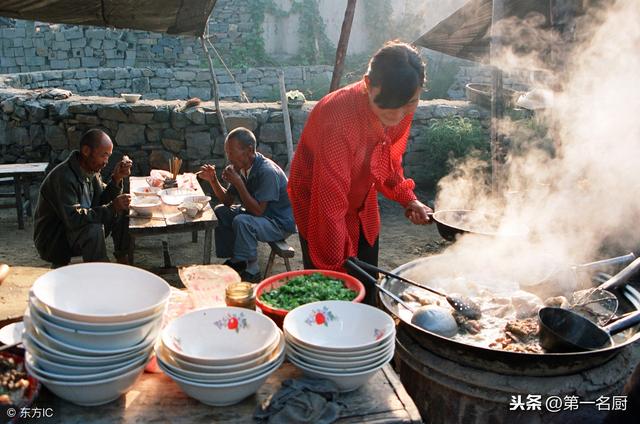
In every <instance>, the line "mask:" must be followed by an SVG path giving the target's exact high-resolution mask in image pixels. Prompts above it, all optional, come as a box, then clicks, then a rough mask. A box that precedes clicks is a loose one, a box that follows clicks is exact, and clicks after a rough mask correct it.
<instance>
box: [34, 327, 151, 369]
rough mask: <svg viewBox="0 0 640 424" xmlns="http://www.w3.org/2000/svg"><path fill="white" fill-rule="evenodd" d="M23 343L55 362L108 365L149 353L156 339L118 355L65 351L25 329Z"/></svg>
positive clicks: (40, 355) (94, 365) (91, 365)
mask: <svg viewBox="0 0 640 424" xmlns="http://www.w3.org/2000/svg"><path fill="white" fill-rule="evenodd" d="M22 343H23V344H24V346H25V349H26V350H27V351H29V352H36V353H37V355H38V356H39V357H41V358H44V359H47V360H49V361H52V362H55V363H57V364H61V365H70V366H78V367H99V366H106V365H115V364H122V363H123V362H126V361H128V360H131V359H133V358H135V357H139V356H141V355H142V356H145V355H147V354H148V353H149V352H150V351H151V349H152V348H153V343H154V340H150V341H149V342H147V344H145V345H143V346H141V347H140V348H139V349H137V350H134V351H131V352H127V353H122V354H118V355H102V356H86V355H77V354H71V353H67V352H63V351H60V350H57V349H55V348H54V347H52V346H50V345H48V344H47V343H46V342H43V341H42V340H40V339H39V338H37V337H34V336H33V335H31V334H30V333H29V332H28V331H25V335H24V339H23V341H22Z"/></svg>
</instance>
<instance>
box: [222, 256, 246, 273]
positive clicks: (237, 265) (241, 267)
mask: <svg viewBox="0 0 640 424" xmlns="http://www.w3.org/2000/svg"><path fill="white" fill-rule="evenodd" d="M222 265H226V266H228V267H230V268H233V269H234V270H235V271H236V272H237V273H238V274H241V273H242V271H244V270H245V269H246V268H247V262H246V261H241V262H231V259H227V260H226V261H224V263H223V264H222Z"/></svg>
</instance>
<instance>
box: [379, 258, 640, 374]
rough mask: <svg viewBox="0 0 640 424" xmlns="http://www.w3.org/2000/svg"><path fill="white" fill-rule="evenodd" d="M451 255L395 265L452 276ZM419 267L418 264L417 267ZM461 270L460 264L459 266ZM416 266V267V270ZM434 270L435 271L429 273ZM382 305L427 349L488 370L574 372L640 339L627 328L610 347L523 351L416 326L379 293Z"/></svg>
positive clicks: (395, 284)
mask: <svg viewBox="0 0 640 424" xmlns="http://www.w3.org/2000/svg"><path fill="white" fill-rule="evenodd" d="M451 263H452V261H451V258H450V257H448V255H436V256H431V257H427V258H420V259H416V260H413V261H411V262H408V263H406V264H404V265H401V266H400V267H398V268H396V269H395V270H394V271H393V272H394V273H396V274H400V275H403V274H407V273H411V271H412V269H414V268H415V269H420V272H421V273H422V274H423V275H428V276H433V277H434V278H436V277H447V276H452V273H451V271H448V270H451V265H450V264H451ZM416 267H417V268H416ZM456 268H457V270H460V268H461V267H459V266H458V267H456ZM415 269H414V271H415ZM429 271H432V273H429ZM381 285H382V286H383V287H384V288H386V289H387V290H390V291H391V292H393V293H394V294H401V293H402V292H403V291H404V290H405V289H407V287H408V286H407V285H406V284H405V283H402V282H401V281H398V280H395V279H392V278H385V279H383V281H382V282H381ZM380 302H381V304H382V305H383V307H384V308H385V309H386V310H387V311H388V312H389V313H391V314H392V315H394V316H395V317H397V318H398V319H399V321H400V324H399V325H400V326H402V327H404V328H405V329H406V330H407V333H408V334H410V335H411V337H412V338H413V339H414V340H416V342H418V343H419V344H420V345H421V346H422V347H424V348H425V349H427V350H429V351H431V352H433V353H435V354H437V355H440V356H442V357H445V358H448V359H451V360H454V361H456V362H459V363H461V364H464V365H468V366H472V367H475V368H480V369H485V370H487V371H492V372H498V373H503V374H509V375H528V376H550V375H563V374H572V373H576V372H578V371H582V370H586V369H589V368H593V367H595V366H598V365H600V364H603V363H604V362H606V361H608V360H609V359H611V358H612V357H613V356H615V355H617V354H618V353H620V351H621V350H622V349H624V348H625V347H626V346H627V345H629V344H631V343H633V342H634V341H636V340H638V339H640V333H639V332H638V331H637V327H636V328H635V329H631V330H627V331H628V333H625V334H626V340H624V342H622V343H619V344H615V345H613V346H610V347H606V348H602V349H597V350H593V351H589V352H575V353H520V352H511V351H506V350H499V349H490V348H488V347H481V346H475V345H471V344H467V343H463V342H460V341H457V340H453V339H450V338H447V337H442V336H439V335H437V334H435V333H432V332H429V331H427V330H424V329H422V328H420V327H417V326H415V325H413V324H411V322H409V321H405V320H403V319H402V318H400V317H399V314H398V308H397V305H396V303H395V302H394V301H393V300H391V299H389V298H388V297H387V296H383V295H380ZM633 310H634V309H632V308H631V307H629V306H628V305H627V304H626V302H621V308H620V311H619V312H620V313H624V312H629V311H633Z"/></svg>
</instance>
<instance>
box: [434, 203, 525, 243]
mask: <svg viewBox="0 0 640 424" xmlns="http://www.w3.org/2000/svg"><path fill="white" fill-rule="evenodd" d="M431 218H432V219H433V220H434V221H435V222H436V226H437V227H438V233H440V236H441V237H442V238H443V239H445V240H448V241H455V240H456V237H458V236H459V235H462V234H468V233H470V234H476V235H482V236H488V237H496V236H504V237H514V236H523V235H526V234H527V233H528V232H529V229H528V228H527V227H526V226H524V225H522V226H518V227H517V228H510V229H508V230H507V231H505V230H504V229H501V228H500V217H499V216H498V215H494V214H489V213H485V212H480V211H473V210H466V209H458V210H439V211H437V212H434V213H433V214H432V215H431Z"/></svg>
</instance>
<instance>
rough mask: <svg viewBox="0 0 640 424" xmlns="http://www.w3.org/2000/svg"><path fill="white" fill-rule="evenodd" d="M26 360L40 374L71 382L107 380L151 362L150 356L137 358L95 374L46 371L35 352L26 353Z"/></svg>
mask: <svg viewBox="0 0 640 424" xmlns="http://www.w3.org/2000/svg"><path fill="white" fill-rule="evenodd" d="M25 361H26V362H27V363H28V364H29V366H30V367H31V368H32V369H33V370H34V371H35V372H37V373H38V374H40V375H42V376H43V377H45V378H49V379H52V380H56V381H60V382H62V381H69V382H80V381H97V380H105V379H108V378H112V377H117V376H119V375H123V374H126V373H128V372H129V371H131V370H133V369H136V368H138V367H140V366H141V365H146V363H147V362H149V356H145V357H142V358H137V359H134V360H131V361H128V362H125V363H123V364H120V366H118V367H117V368H114V369H111V370H107V371H102V372H99V373H93V374H65V373H58V372H53V371H46V370H44V369H43V368H41V367H40V366H39V362H38V359H36V358H35V357H34V355H33V354H31V353H29V352H27V353H26V355H25Z"/></svg>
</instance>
